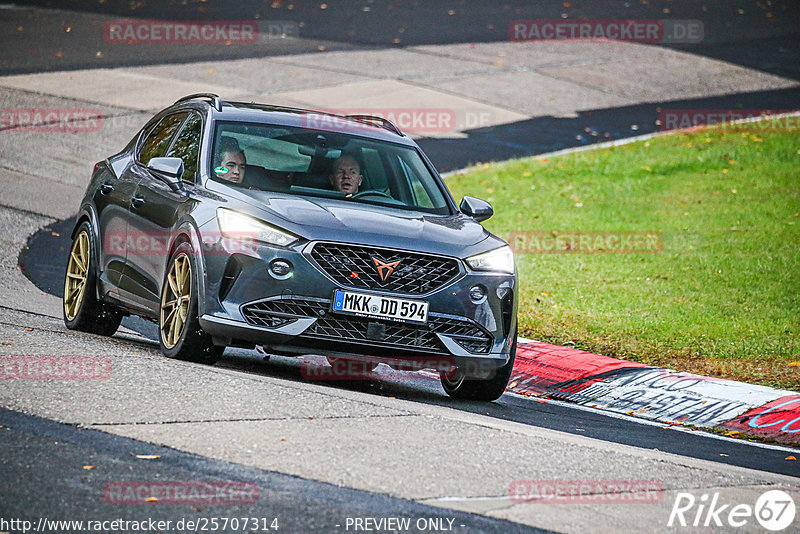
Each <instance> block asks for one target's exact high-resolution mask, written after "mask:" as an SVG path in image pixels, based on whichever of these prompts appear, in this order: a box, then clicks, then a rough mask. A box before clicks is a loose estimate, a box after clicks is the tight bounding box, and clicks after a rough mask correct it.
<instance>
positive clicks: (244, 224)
mask: <svg viewBox="0 0 800 534" xmlns="http://www.w3.org/2000/svg"><path fill="white" fill-rule="evenodd" d="M217 219H218V220H219V229H220V231H221V232H222V235H224V236H225V237H232V238H236V239H243V240H254V241H261V242H263V243H269V244H270V245H277V246H280V247H288V246H289V245H291V244H292V243H294V242H295V241H297V239H298V237H297V236H295V235H292V234H290V233H288V232H286V231H284V230H281V229H279V228H275V227H274V226H271V225H269V224H267V223H265V222H262V221H259V220H258V219H254V218H253V217H250V216H248V215H244V214H242V213H239V212H236V211H233V210H229V209H225V208H219V209H217Z"/></svg>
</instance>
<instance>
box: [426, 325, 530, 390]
mask: <svg viewBox="0 0 800 534" xmlns="http://www.w3.org/2000/svg"><path fill="white" fill-rule="evenodd" d="M516 355H517V335H516V334H514V341H513V342H512V343H511V356H510V357H509V359H508V363H506V364H505V365H504V366H502V367H500V368H499V369H497V371H496V372H495V375H494V376H493V377H492V378H489V379H487V380H480V379H477V380H476V379H467V378H465V377H464V373H463V370H459V369H458V368H456V369H455V371H454V372H452V373H447V372H445V371H439V377H440V378H441V379H442V387H443V388H444V391H445V392H446V393H447V394H448V395H449V396H451V397H453V398H454V399H465V400H477V401H493V400H497V399H499V398H500V396H501V395H502V394H503V392H505V390H506V386H507V385H508V380H509V378H511V371H513V370H514V360H515V359H516Z"/></svg>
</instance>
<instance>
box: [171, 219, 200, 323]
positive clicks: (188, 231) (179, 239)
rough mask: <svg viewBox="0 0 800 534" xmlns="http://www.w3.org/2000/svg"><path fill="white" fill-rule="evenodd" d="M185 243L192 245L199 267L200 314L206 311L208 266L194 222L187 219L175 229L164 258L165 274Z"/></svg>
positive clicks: (198, 308)
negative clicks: (176, 253)
mask: <svg viewBox="0 0 800 534" xmlns="http://www.w3.org/2000/svg"><path fill="white" fill-rule="evenodd" d="M183 243H188V244H189V246H191V247H192V256H193V258H194V264H195V266H196V267H197V273H196V277H195V278H196V279H197V311H198V314H200V315H202V314H203V313H205V308H206V303H205V295H206V276H205V273H206V268H205V258H204V257H203V254H202V251H203V242H202V240H201V238H200V231H199V230H198V229H197V227H196V226H195V225H194V224H193V222H190V221H186V222H184V223H183V224H181V225H180V226H179V227H178V229H177V230H176V231H175V237H174V238H173V240H172V243H170V247H169V253H168V254H167V257H166V258H165V260H164V276H166V274H167V270H168V269H169V259H170V258H171V257H172V255H173V254H174V253H175V251H176V250H177V249H178V247H179V246H181V244H183ZM162 278H163V277H162ZM162 283H163V281H162Z"/></svg>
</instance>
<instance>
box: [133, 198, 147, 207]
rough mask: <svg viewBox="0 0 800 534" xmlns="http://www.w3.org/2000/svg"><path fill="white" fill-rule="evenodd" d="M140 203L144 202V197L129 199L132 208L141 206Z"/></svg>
mask: <svg viewBox="0 0 800 534" xmlns="http://www.w3.org/2000/svg"><path fill="white" fill-rule="evenodd" d="M142 204H144V197H133V198H132V199H131V207H132V208H138V207H141V205H142Z"/></svg>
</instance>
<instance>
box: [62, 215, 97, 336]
mask: <svg viewBox="0 0 800 534" xmlns="http://www.w3.org/2000/svg"><path fill="white" fill-rule="evenodd" d="M90 261H91V252H90V251H89V234H87V233H86V231H85V230H84V231H82V232H81V233H79V234H78V237H77V238H75V242H74V243H73V244H72V250H71V251H70V254H69V263H68V264H67V277H66V280H65V281H64V315H65V316H66V317H67V320H69V321H73V320H75V317H76V316H77V315H78V310H79V309H80V308H81V303H82V302H83V296H84V294H85V293H86V282H87V280H88V279H89V262H90Z"/></svg>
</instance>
